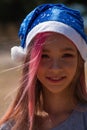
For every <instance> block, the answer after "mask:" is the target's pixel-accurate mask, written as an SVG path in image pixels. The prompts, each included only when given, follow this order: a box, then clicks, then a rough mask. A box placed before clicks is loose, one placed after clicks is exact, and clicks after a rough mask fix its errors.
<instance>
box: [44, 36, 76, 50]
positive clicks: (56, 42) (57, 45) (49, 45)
mask: <svg viewBox="0 0 87 130" xmlns="http://www.w3.org/2000/svg"><path fill="white" fill-rule="evenodd" d="M43 49H44V50H47V49H48V50H49V49H53V50H59V49H61V50H74V51H77V48H76V46H75V45H74V43H73V42H72V41H71V40H70V39H68V38H67V37H65V36H64V35H62V34H58V33H51V34H50V35H49V36H48V37H47V38H46V40H45V42H44V47H43Z"/></svg>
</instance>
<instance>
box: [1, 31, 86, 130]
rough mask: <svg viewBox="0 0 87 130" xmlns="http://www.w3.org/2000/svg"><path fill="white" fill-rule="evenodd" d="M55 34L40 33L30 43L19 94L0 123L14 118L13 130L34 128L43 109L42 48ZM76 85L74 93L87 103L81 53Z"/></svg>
mask: <svg viewBox="0 0 87 130" xmlns="http://www.w3.org/2000/svg"><path fill="white" fill-rule="evenodd" d="M51 35H53V33H51V32H45V33H40V34H38V35H37V36H36V37H35V38H34V39H33V40H32V41H31V43H30V44H29V46H28V52H27V55H26V58H25V61H24V65H23V71H22V79H21V85H20V87H19V90H18V93H17V96H16V98H15V100H14V102H13V104H12V105H11V107H10V109H9V110H8V111H7V113H6V114H5V116H4V117H3V118H2V119H1V121H0V123H1V124H2V123H4V122H6V121H7V120H10V119H13V120H14V122H15V123H14V126H13V128H12V130H33V128H34V123H35V120H36V118H35V114H37V113H38V112H39V111H41V110H42V109H43V108H41V107H42V98H41V93H42V87H41V83H40V82H39V81H38V79H37V76H36V75H37V71H38V66H39V63H40V59H41V54H42V48H43V45H44V42H45V40H46V38H47V37H49V36H51ZM75 78H76V87H75V89H74V94H75V96H76V98H77V99H78V101H80V102H82V103H85V102H86V103H87V97H86V84H85V75H84V61H83V60H82V58H81V56H80V54H79V58H78V69H77V74H76V77H75Z"/></svg>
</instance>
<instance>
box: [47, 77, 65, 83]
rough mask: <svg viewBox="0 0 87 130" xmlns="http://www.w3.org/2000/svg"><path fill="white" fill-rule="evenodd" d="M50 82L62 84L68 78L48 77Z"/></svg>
mask: <svg viewBox="0 0 87 130" xmlns="http://www.w3.org/2000/svg"><path fill="white" fill-rule="evenodd" d="M46 78H47V79H48V80H49V81H51V82H60V81H63V80H64V79H65V78H66V77H65V76H62V77H60V78H58V77H46Z"/></svg>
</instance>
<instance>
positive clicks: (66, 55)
mask: <svg viewBox="0 0 87 130" xmlns="http://www.w3.org/2000/svg"><path fill="white" fill-rule="evenodd" d="M62 57H63V58H72V57H74V55H73V54H68V53H67V54H64V55H63V56H62Z"/></svg>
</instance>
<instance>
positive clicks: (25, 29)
mask: <svg viewBox="0 0 87 130" xmlns="http://www.w3.org/2000/svg"><path fill="white" fill-rule="evenodd" d="M49 31H51V32H57V33H60V34H63V35H65V36H66V37H67V38H69V39H70V40H71V41H72V42H73V43H74V44H75V46H76V47H77V49H78V50H79V52H80V54H81V56H82V58H83V59H84V60H85V61H86V60H87V37H86V34H85V32H84V23H83V19H82V17H81V15H80V12H79V11H77V10H73V9H71V8H68V7H66V6H65V5H63V4H42V5H40V6H38V7H36V8H35V9H34V10H33V11H32V12H30V13H29V14H28V15H27V16H26V18H25V19H24V20H23V22H22V24H21V26H20V30H19V37H20V42H21V45H20V46H19V47H17V46H15V47H13V48H12V49H11V56H12V59H14V60H17V61H21V60H23V58H24V57H25V56H26V52H27V47H28V45H29V43H30V41H31V40H32V39H33V38H34V37H35V36H36V35H37V34H38V33H41V32H49Z"/></svg>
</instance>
